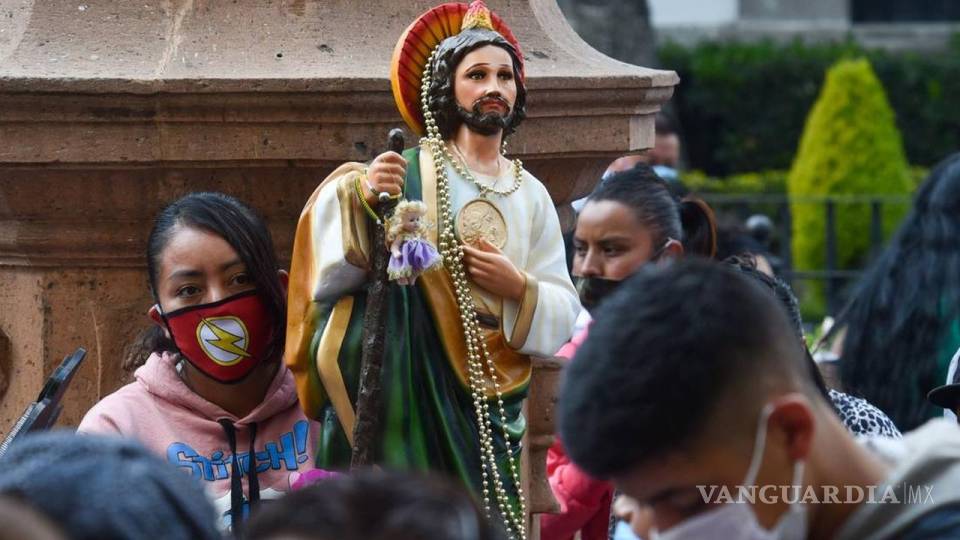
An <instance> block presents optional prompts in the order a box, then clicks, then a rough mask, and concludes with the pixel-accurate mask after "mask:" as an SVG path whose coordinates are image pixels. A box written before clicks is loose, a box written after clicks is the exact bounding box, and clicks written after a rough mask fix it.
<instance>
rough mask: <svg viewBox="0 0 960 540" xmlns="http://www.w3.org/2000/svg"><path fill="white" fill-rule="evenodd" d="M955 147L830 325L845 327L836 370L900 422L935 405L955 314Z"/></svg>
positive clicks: (958, 268) (959, 171) (914, 419)
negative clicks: (932, 397)
mask: <svg viewBox="0 0 960 540" xmlns="http://www.w3.org/2000/svg"><path fill="white" fill-rule="evenodd" d="M958 238H960V153H958V154H953V155H952V156H950V157H949V158H947V159H945V160H944V161H942V162H941V163H940V164H939V165H937V166H936V168H934V169H933V171H932V172H931V173H930V176H929V177H928V178H927V179H926V180H925V181H924V183H923V184H922V185H921V186H920V187H919V188H918V190H917V193H916V196H915V199H914V204H913V209H912V210H911V211H910V213H909V215H907V217H906V219H904V221H903V223H902V224H901V225H900V228H899V229H898V230H897V232H896V234H895V235H894V236H893V238H892V239H891V240H890V243H889V245H888V246H887V248H886V249H885V250H884V251H883V253H882V254H881V255H880V256H879V257H878V258H877V260H876V261H874V263H873V264H872V265H871V266H870V268H869V269H868V270H867V272H866V273H865V274H864V276H863V278H862V279H861V280H860V282H859V284H858V286H857V288H856V292H855V293H854V296H853V298H852V300H851V303H850V304H849V306H848V307H847V309H846V310H844V312H843V313H842V314H841V315H840V317H838V320H837V323H836V324H835V325H834V328H835V329H840V328H846V330H847V333H846V337H845V338H844V340H843V354H842V357H841V358H842V359H841V363H840V377H841V381H842V383H843V386H844V390H846V391H847V392H849V393H852V394H854V395H859V396H862V397H864V398H866V399H867V400H868V401H870V402H871V403H873V404H875V405H876V406H877V407H879V408H880V409H882V410H883V411H884V412H885V413H887V414H888V415H889V416H890V417H891V418H892V419H893V421H894V422H895V423H896V424H897V426H900V427H902V428H904V429H913V428H914V427H916V426H918V425H919V424H921V423H922V422H923V421H924V420H925V419H926V418H928V417H930V416H933V415H934V414H936V413H937V412H938V411H937V409H935V408H934V407H933V405H930V404H929V403H927V401H926V399H924V397H925V396H926V394H927V392H928V391H929V390H930V389H932V388H934V387H935V386H939V385H941V384H943V383H944V381H943V380H940V379H939V375H940V373H939V369H938V361H939V360H941V358H940V357H942V356H944V355H948V356H949V355H952V354H953V351H946V350H941V349H942V348H944V347H945V346H946V345H947V343H946V342H945V338H946V336H947V335H948V330H949V328H950V325H951V324H956V323H957V320H958V318H960V243H958Z"/></svg>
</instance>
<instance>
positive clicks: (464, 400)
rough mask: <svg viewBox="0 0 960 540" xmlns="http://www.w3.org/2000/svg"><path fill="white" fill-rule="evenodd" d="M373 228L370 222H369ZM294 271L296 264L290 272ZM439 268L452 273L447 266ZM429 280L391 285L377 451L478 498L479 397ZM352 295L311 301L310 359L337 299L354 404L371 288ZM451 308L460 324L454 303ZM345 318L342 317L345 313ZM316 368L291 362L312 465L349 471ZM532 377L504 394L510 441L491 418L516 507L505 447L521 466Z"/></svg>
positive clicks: (341, 357) (339, 428)
mask: <svg viewBox="0 0 960 540" xmlns="http://www.w3.org/2000/svg"><path fill="white" fill-rule="evenodd" d="M404 157H405V158H406V159H407V161H408V163H409V165H408V170H407V176H406V183H405V185H404V195H405V197H406V198H407V199H409V200H413V199H421V196H422V195H421V178H420V170H419V169H420V167H419V159H418V149H411V150H408V151H406V152H405V153H404ZM370 224H372V221H369V222H368V225H370ZM301 226H303V225H302V224H301ZM299 234H300V233H299V231H298V235H299ZM298 242H300V239H299V236H298ZM295 250H296V248H295ZM296 268H297V263H296V261H295V262H294V265H293V267H292V271H295V270H296ZM434 271H435V272H446V269H438V270H434ZM427 286H428V283H427V281H426V280H424V279H423V278H421V279H420V280H418V281H417V284H416V285H415V286H412V287H408V286H401V285H397V284H396V283H390V284H389V285H388V308H387V309H388V311H387V313H386V326H387V335H386V340H385V347H384V348H385V357H384V362H383V370H382V374H381V375H382V377H383V379H382V382H383V385H382V388H383V392H384V396H383V403H384V404H385V415H384V417H383V420H382V423H381V427H382V430H383V431H382V436H381V442H382V445H381V447H380V448H379V449H378V450H377V462H378V463H379V464H381V465H383V466H385V467H388V468H394V469H412V470H424V471H426V470H429V471H434V472H440V473H443V474H447V475H450V476H452V477H455V478H457V479H459V480H460V481H461V482H462V483H463V484H464V485H466V486H467V487H469V488H470V490H471V491H472V492H473V493H474V494H475V495H477V496H478V498H479V496H480V493H481V489H482V471H483V467H482V463H481V458H480V438H479V433H478V429H477V419H476V415H475V412H474V406H473V400H472V396H471V394H470V391H469V389H468V388H466V387H465V386H464V384H463V382H462V378H461V377H458V374H457V373H456V372H455V370H454V368H453V367H452V365H453V364H454V363H455V362H451V359H450V358H449V357H448V355H447V351H446V350H445V348H444V346H443V344H442V339H441V336H440V333H439V331H438V327H439V326H440V324H441V323H442V322H443V321H438V320H436V318H435V316H434V314H433V313H432V312H431V309H430V307H429V305H428V298H427V297H426V296H427V295H426V293H425V287H427ZM348 295H349V296H352V297H353V301H352V305H349V304H350V302H349V301H347V302H346V305H345V304H344V298H343V297H342V296H341V297H339V298H336V299H329V300H327V301H325V302H316V303H315V306H314V308H312V310H311V312H310V315H311V316H312V317H314V318H315V321H314V323H315V331H314V332H313V333H312V338H310V342H309V347H308V348H307V350H308V358H317V354H318V349H319V348H320V345H321V338H322V336H323V335H324V333H325V332H324V331H325V330H326V327H327V325H328V324H331V320H332V318H333V317H332V313H333V311H334V305H335V304H337V303H340V304H341V308H340V309H345V308H346V309H349V322H348V323H347V324H346V328H345V330H341V333H342V341H341V342H340V346H339V350H338V351H337V352H336V355H337V365H338V367H339V371H340V373H341V375H342V379H343V386H344V387H345V390H346V393H347V394H348V396H349V401H350V404H351V406H352V407H353V409H354V410H355V409H356V400H357V394H358V386H359V380H360V363H361V342H362V333H363V331H362V327H363V319H364V312H365V307H366V292H365V291H363V290H361V291H355V292H350V293H348ZM449 313H451V316H453V317H455V318H456V320H457V324H458V325H459V315H458V311H457V307H456V305H455V304H454V305H453V306H452V310H450V311H449ZM341 317H343V319H344V320H345V319H346V316H345V315H341ZM447 323H449V321H447ZM461 331H462V330H461ZM304 339H306V337H305V338H304ZM461 361H462V359H461ZM290 362H291V361H290V359H289V358H288V363H290ZM317 365H318V362H312V361H307V362H301V363H299V367H300V369H296V368H294V366H293V365H291V368H293V369H294V372H295V374H296V375H297V378H298V385H299V393H300V395H301V401H302V402H303V403H304V406H305V409H307V413H308V414H309V415H311V416H313V417H314V418H315V419H316V420H318V421H319V422H320V423H321V424H322V430H321V433H320V434H319V445H318V448H319V450H318V455H317V460H316V463H317V466H318V467H320V468H323V469H330V470H345V469H347V468H349V466H350V457H351V445H350V443H349V441H348V437H347V435H346V433H345V431H344V427H343V422H341V418H340V417H339V415H338V412H337V410H336V407H335V406H334V403H333V401H332V400H331V399H328V396H329V395H330V393H331V389H330V388H325V387H324V382H323V376H322V374H321V373H320V372H319V370H318V367H317ZM528 383H529V378H527V380H526V382H522V383H521V384H517V385H514V387H513V388H512V389H511V391H510V392H508V393H505V394H504V396H503V401H504V408H505V411H506V418H505V420H506V432H507V433H508V434H509V440H505V439H504V437H503V429H502V424H501V422H500V415H499V414H493V415H492V418H491V420H492V422H493V442H494V447H495V455H496V458H497V461H498V466H499V470H500V473H501V481H502V482H503V485H504V487H505V489H506V491H507V493H508V494H509V496H510V498H511V504H513V506H514V508H515V509H518V508H519V505H518V499H517V486H516V485H515V483H514V481H513V479H512V476H511V474H510V464H509V461H508V459H507V456H508V452H509V454H512V456H513V457H514V458H515V459H516V463H517V466H518V467H519V463H520V440H521V438H522V436H523V433H524V430H525V421H524V417H523V415H522V411H521V409H522V402H523V399H524V398H525V397H526V394H527V384H528ZM328 386H329V383H328ZM489 404H490V409H491V411H494V412H495V411H497V405H496V398H495V397H493V398H490V399H489ZM311 409H313V410H311ZM492 490H493V484H492V482H491V506H492V507H496V501H495V498H494V495H493V493H494V492H493V491H492Z"/></svg>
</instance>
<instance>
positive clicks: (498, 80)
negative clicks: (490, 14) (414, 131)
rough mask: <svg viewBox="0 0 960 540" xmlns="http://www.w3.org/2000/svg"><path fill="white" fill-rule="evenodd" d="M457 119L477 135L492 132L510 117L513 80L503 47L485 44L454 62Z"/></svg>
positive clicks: (514, 100)
mask: <svg viewBox="0 0 960 540" xmlns="http://www.w3.org/2000/svg"><path fill="white" fill-rule="evenodd" d="M453 92H454V98H455V99H456V103H457V113H458V116H459V117H460V120H461V121H462V122H463V123H464V125H466V126H467V128H469V129H470V130H472V131H475V132H477V133H479V134H481V135H495V134H497V133H499V132H500V131H502V130H504V129H505V128H506V127H507V126H509V125H510V124H511V123H512V121H513V106H514V103H515V102H516V99H517V81H516V79H515V76H514V73H513V59H512V58H511V57H510V53H508V52H507V51H506V50H504V49H502V48H500V47H495V46H493V45H487V46H485V47H480V48H479V49H476V50H474V51H472V52H470V53H469V54H467V55H466V56H464V57H463V60H461V61H460V64H458V65H457V69H456V71H455V72H454V83H453Z"/></svg>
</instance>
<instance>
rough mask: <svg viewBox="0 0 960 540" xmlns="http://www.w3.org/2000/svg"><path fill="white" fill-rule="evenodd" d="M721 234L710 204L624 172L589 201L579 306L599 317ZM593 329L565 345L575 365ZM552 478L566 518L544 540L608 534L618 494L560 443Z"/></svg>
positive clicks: (580, 249) (710, 247)
mask: <svg viewBox="0 0 960 540" xmlns="http://www.w3.org/2000/svg"><path fill="white" fill-rule="evenodd" d="M716 245H717V232H716V224H715V221H714V217H713V211H712V210H711V209H710V207H709V206H708V205H707V204H706V203H705V202H703V201H701V200H698V199H684V200H682V201H677V200H676V199H675V198H674V197H673V195H671V194H670V190H669V188H668V187H667V184H666V183H665V182H664V181H663V180H662V179H661V178H660V177H658V176H657V175H656V173H655V172H653V170H652V169H651V168H650V167H649V166H646V165H639V166H637V167H636V168H633V169H630V170H628V171H624V172H620V173H617V174H616V175H614V176H612V177H611V178H610V179H608V180H607V181H606V182H604V183H603V185H601V186H600V187H599V188H598V189H597V190H596V191H594V192H593V193H592V194H591V195H590V197H589V198H588V199H587V202H586V204H585V205H584V207H583V210H582V211H581V212H580V216H579V217H578V219H577V228H576V231H575V233H574V237H573V246H574V258H573V275H574V276H575V279H576V281H577V291H578V292H579V293H580V301H581V303H582V304H583V306H584V308H586V310H587V311H588V312H591V313H592V312H593V311H595V308H596V307H597V306H598V305H599V304H600V303H601V301H602V300H603V299H604V298H606V297H607V296H609V295H610V294H611V293H612V292H613V291H614V290H615V289H616V287H617V286H618V285H619V284H620V282H621V281H622V280H623V279H625V278H627V277H629V276H630V275H631V274H632V273H633V272H635V271H636V270H637V269H638V268H640V267H641V266H643V265H644V264H647V263H650V262H656V261H662V260H666V259H669V258H673V257H680V256H683V255H685V254H688V255H689V254H693V255H700V256H704V257H713V256H714V255H715V254H716ZM586 334H587V332H586V330H585V329H584V330H582V331H581V332H579V333H578V334H577V335H576V336H574V338H573V339H572V340H571V341H570V342H569V343H567V344H566V345H564V346H563V348H561V349H560V351H559V352H558V353H557V355H558V356H561V357H564V358H567V359H570V358H573V355H574V353H575V352H576V350H577V347H578V346H579V345H580V343H582V342H583V340H584V339H586ZM547 474H548V476H549V479H550V487H551V488H552V489H553V494H554V496H555V497H556V498H557V500H558V501H559V502H560V507H561V512H560V513H559V514H548V515H544V516H543V518H542V522H541V523H542V528H541V535H542V537H543V538H544V539H545V540H566V539H569V538H573V537H574V535H575V534H576V533H577V531H580V533H581V538H583V540H594V539H605V538H607V534H608V526H609V515H610V503H611V499H612V497H613V487H612V485H611V484H609V483H608V482H600V481H597V480H594V479H592V478H590V477H589V476H587V475H586V473H584V472H583V471H581V470H580V469H578V468H577V467H576V466H575V465H574V464H573V463H571V462H570V460H569V458H568V457H567V455H566V453H565V452H564V450H563V446H562V445H561V443H560V441H559V440H558V441H557V442H556V443H554V445H553V447H552V448H551V449H550V450H549V452H548V454H547Z"/></svg>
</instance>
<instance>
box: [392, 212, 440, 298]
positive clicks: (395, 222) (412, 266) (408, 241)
mask: <svg viewBox="0 0 960 540" xmlns="http://www.w3.org/2000/svg"><path fill="white" fill-rule="evenodd" d="M426 213H427V205H426V204H424V203H423V202H422V201H401V202H400V204H398V205H397V208H396V210H395V211H394V213H393V215H392V216H390V219H389V221H388V222H387V224H388V228H387V244H388V245H389V247H390V264H389V265H388V266H387V274H388V275H389V276H390V279H392V280H394V281H396V282H397V283H399V284H401V285H413V284H414V283H416V281H417V277H418V276H419V275H420V274H422V273H423V272H425V271H427V270H429V269H430V268H433V267H434V266H436V265H438V264H440V253H439V252H437V248H436V247H434V245H433V244H431V243H430V241H429V240H427V226H428V225H427V223H426V222H425V221H424V219H423V216H424V215H425V214H426Z"/></svg>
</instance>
